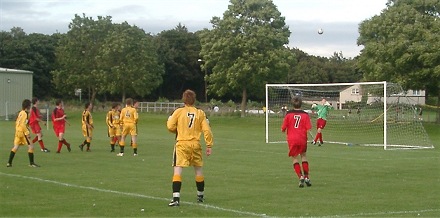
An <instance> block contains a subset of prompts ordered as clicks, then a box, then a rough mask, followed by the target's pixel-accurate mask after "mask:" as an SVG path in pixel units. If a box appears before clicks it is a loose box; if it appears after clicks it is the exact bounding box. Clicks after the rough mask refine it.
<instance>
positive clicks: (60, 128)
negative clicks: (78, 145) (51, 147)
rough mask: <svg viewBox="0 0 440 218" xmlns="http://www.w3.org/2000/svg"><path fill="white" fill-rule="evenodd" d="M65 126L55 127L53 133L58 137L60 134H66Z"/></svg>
mask: <svg viewBox="0 0 440 218" xmlns="http://www.w3.org/2000/svg"><path fill="white" fill-rule="evenodd" d="M64 130H65V128H64V125H62V126H54V127H53V131H54V132H55V135H56V136H57V137H58V136H59V135H60V133H64Z"/></svg>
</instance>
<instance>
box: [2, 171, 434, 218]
mask: <svg viewBox="0 0 440 218" xmlns="http://www.w3.org/2000/svg"><path fill="white" fill-rule="evenodd" d="M0 175H3V176H10V177H18V178H22V179H32V180H36V181H40V182H48V183H53V184H56V185H62V186H67V187H73V188H81V189H88V190H92V191H99V192H106V193H113V194H118V195H126V196H132V197H139V198H148V199H153V200H161V201H162V200H163V201H169V199H168V198H160V197H154V196H148V195H141V194H136V193H128V192H120V191H113V190H108V189H100V188H95V187H88V186H82V185H73V184H68V183H63V182H57V181H52V180H47V179H41V178H36V177H30V176H22V175H15V174H7V173H2V172H0ZM182 203H184V204H189V205H194V206H200V207H204V208H211V209H215V210H220V211H226V212H231V213H236V214H241V215H246V216H255V217H265V218H266V217H267V218H275V216H267V215H266V214H258V213H253V212H247V211H240V210H234V209H227V208H221V207H217V206H213V205H209V204H198V203H193V202H184V201H182ZM436 211H440V208H438V209H424V210H412V211H388V212H376V213H357V214H345V215H344V214H339V215H328V216H316V217H317V218H327V217H329V218H331V217H358V216H377V215H390V214H416V213H417V214H419V213H426V212H436Z"/></svg>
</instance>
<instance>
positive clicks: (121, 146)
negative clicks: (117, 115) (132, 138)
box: [117, 128, 127, 157]
mask: <svg viewBox="0 0 440 218" xmlns="http://www.w3.org/2000/svg"><path fill="white" fill-rule="evenodd" d="M125 129H126V128H124V130H125ZM124 130H122V135H121V139H120V140H119V153H118V154H117V156H120V157H121V156H124V147H125V137H126V136H127V134H126V133H125V131H124Z"/></svg>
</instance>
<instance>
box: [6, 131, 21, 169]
mask: <svg viewBox="0 0 440 218" xmlns="http://www.w3.org/2000/svg"><path fill="white" fill-rule="evenodd" d="M17 142H18V141H17V137H15V139H14V146H12V149H11V152H10V153H9V160H8V164H7V165H6V167H12V161H13V160H14V157H15V154H16V153H17V151H18V148H19V145H18V144H17Z"/></svg>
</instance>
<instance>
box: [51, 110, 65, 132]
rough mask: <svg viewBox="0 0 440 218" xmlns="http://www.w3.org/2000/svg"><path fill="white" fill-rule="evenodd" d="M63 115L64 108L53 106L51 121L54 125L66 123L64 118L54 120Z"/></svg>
mask: <svg viewBox="0 0 440 218" xmlns="http://www.w3.org/2000/svg"><path fill="white" fill-rule="evenodd" d="M63 116H64V110H63V109H62V108H57V107H56V108H55V109H54V110H53V112H52V123H53V126H54V127H57V126H64V125H65V123H66V120H64V119H62V120H57V121H55V119H56V118H60V117H63Z"/></svg>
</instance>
